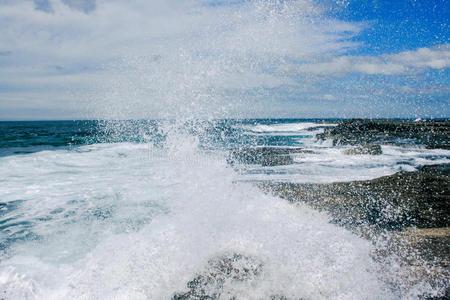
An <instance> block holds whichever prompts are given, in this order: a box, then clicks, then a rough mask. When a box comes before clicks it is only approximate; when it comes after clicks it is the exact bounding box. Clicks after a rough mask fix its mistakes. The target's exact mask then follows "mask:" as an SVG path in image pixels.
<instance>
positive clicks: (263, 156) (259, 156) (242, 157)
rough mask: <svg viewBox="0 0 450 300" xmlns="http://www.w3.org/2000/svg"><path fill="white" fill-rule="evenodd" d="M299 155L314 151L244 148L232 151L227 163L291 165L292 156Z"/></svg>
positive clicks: (292, 161)
mask: <svg viewBox="0 0 450 300" xmlns="http://www.w3.org/2000/svg"><path fill="white" fill-rule="evenodd" d="M298 153H313V151H311V150H305V149H302V148H274V147H257V148H251V147H243V148H238V149H234V150H232V151H231V152H230V154H229V156H228V159H227V162H228V163H229V164H231V165H234V164H236V163H243V164H255V165H262V166H279V165H289V164H292V163H294V159H293V158H292V154H298Z"/></svg>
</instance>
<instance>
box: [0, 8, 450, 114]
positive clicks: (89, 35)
mask: <svg viewBox="0 0 450 300" xmlns="http://www.w3.org/2000/svg"><path fill="white" fill-rule="evenodd" d="M367 26H368V25H367V24H364V23H357V22H344V21H341V20H337V19H333V18H331V17H329V16H327V14H326V7H324V6H323V5H318V4H317V3H316V2H315V1H313V0H297V1H295V0H291V1H287V0H283V1H282V0H279V1H263V0H255V1H233V0H225V1H208V0H178V1H176V0H152V1H148V0H135V1H118V0H109V1H106V0H98V1H94V0H35V1H26V0H25V1H9V0H6V1H5V0H3V1H0V118H5V116H12V115H14V114H16V115H17V116H18V117H19V116H20V117H23V118H58V116H62V117H64V118H66V117H67V118H73V117H87V118H91V117H99V118H155V117H173V116H175V117H176V116H180V115H187V114H188V115H192V116H210V117H222V116H295V115H293V114H297V116H298V114H303V115H301V116H302V117H307V116H308V115H309V116H313V114H317V113H319V114H320V113H321V111H326V109H323V103H321V101H326V102H327V103H338V102H339V101H340V100H351V101H353V100H352V99H359V100H361V99H362V98H361V97H360V95H364V94H367V90H370V91H372V94H374V95H375V94H377V95H378V97H379V98H381V97H383V95H391V96H392V94H387V93H388V92H387V91H388V90H389V91H392V90H396V91H397V92H395V97H394V98H395V99H398V98H401V97H403V96H404V95H406V94H408V95H410V94H411V90H417V89H418V88H419V87H417V86H413V87H410V90H408V92H406V90H404V92H402V93H400V92H399V91H400V90H399V89H396V88H395V87H390V86H387V85H386V84H384V85H383V84H380V83H379V82H377V81H372V80H367V81H366V82H362V81H359V83H360V85H358V86H354V84H353V83H352V82H353V81H350V82H349V81H346V80H341V79H339V80H338V79H335V78H336V77H343V76H346V74H355V73H356V74H361V75H364V76H370V75H374V76H375V75H385V76H394V77H395V78H397V76H404V75H417V74H419V76H420V74H422V73H424V72H429V71H430V70H431V71H433V70H446V69H447V68H448V67H449V47H448V46H447V45H443V46H440V47H435V48H423V49H417V50H412V51H407V52H402V53H398V54H390V55H382V56H378V57H367V56H366V57H363V56H349V55H348V54H347V53H348V52H349V51H354V50H357V49H358V48H361V47H364V45H363V44H361V43H357V42H354V41H353V40H354V37H357V36H358V34H359V33H361V32H362V31H363V30H364V29H365V28H366V27H367ZM347 80H348V79H347ZM394 81H397V79H395V80H394ZM392 84H393V85H396V84H399V85H401V86H409V83H408V82H406V83H405V82H398V83H396V82H392ZM352 86H353V88H352ZM440 91H441V92H440V93H441V94H442V93H444V94H445V93H446V87H445V86H442V84H441V89H440ZM432 93H436V90H434V91H433V92H432ZM391 98H392V97H391ZM394 98H393V99H394ZM395 99H394V100H395ZM351 101H350V102H349V103H348V109H349V112H351V111H352V108H351V106H352V105H353V106H354V103H351ZM329 107H330V109H332V108H336V109H337V110H336V111H335V112H339V110H338V108H339V107H337V106H336V107H333V106H329ZM340 107H341V108H342V107H344V106H342V105H341V106H340ZM46 110H47V112H48V114H46V113H45V111H46ZM353 111H354V110H353ZM35 112H38V113H35ZM341 112H342V111H341ZM327 113H333V111H332V110H331V111H329V112H327ZM58 114H59V115H58ZM291 114H292V115H291Z"/></svg>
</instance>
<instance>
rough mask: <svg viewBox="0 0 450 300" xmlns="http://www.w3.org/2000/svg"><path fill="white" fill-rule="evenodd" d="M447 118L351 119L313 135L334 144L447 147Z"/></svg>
mask: <svg viewBox="0 0 450 300" xmlns="http://www.w3.org/2000/svg"><path fill="white" fill-rule="evenodd" d="M449 136H450V120H449V119H443V120H424V121H416V122H412V121H403V120H377V119H372V120H371V119H352V120H344V121H341V122H339V124H338V125H337V126H336V127H333V128H326V129H325V131H324V132H323V133H321V134H317V135H316V137H317V139H319V140H324V139H332V140H333V144H334V145H361V144H374V143H376V144H396V145H399V144H411V143H413V144H421V145H425V146H426V148H428V149H438V148H439V149H450V139H449Z"/></svg>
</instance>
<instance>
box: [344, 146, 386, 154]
mask: <svg viewBox="0 0 450 300" xmlns="http://www.w3.org/2000/svg"><path fill="white" fill-rule="evenodd" d="M342 153H344V154H347V155H362V154H370V155H381V154H383V151H382V150H381V146H380V145H377V144H364V145H360V146H356V147H354V148H351V149H347V150H344V151H343V152H342Z"/></svg>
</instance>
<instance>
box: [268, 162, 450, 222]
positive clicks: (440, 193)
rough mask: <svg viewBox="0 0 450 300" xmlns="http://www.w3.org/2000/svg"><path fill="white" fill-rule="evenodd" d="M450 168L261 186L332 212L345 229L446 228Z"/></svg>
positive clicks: (334, 219)
mask: <svg viewBox="0 0 450 300" xmlns="http://www.w3.org/2000/svg"><path fill="white" fill-rule="evenodd" d="M449 172H450V164H444V165H431V166H424V167H422V168H420V170H418V171H416V172H399V173H396V174H394V175H390V176H384V177H380V178H376V179H373V180H364V181H353V182H337V183H329V184H295V183H273V182H269V183H262V184H260V186H261V187H262V188H263V189H264V190H266V191H270V192H273V193H275V194H276V195H279V196H281V197H282V198H285V199H287V200H289V201H291V202H306V203H308V204H309V205H311V206H312V207H314V208H317V209H319V210H325V211H328V212H329V214H330V215H331V217H332V218H333V221H334V222H336V223H338V224H341V225H344V226H346V227H355V226H369V227H371V228H374V229H381V230H384V229H388V230H399V229H403V228H405V227H409V226H416V227H419V228H432V227H447V226H449V225H450V224H449V216H450V181H449Z"/></svg>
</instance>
